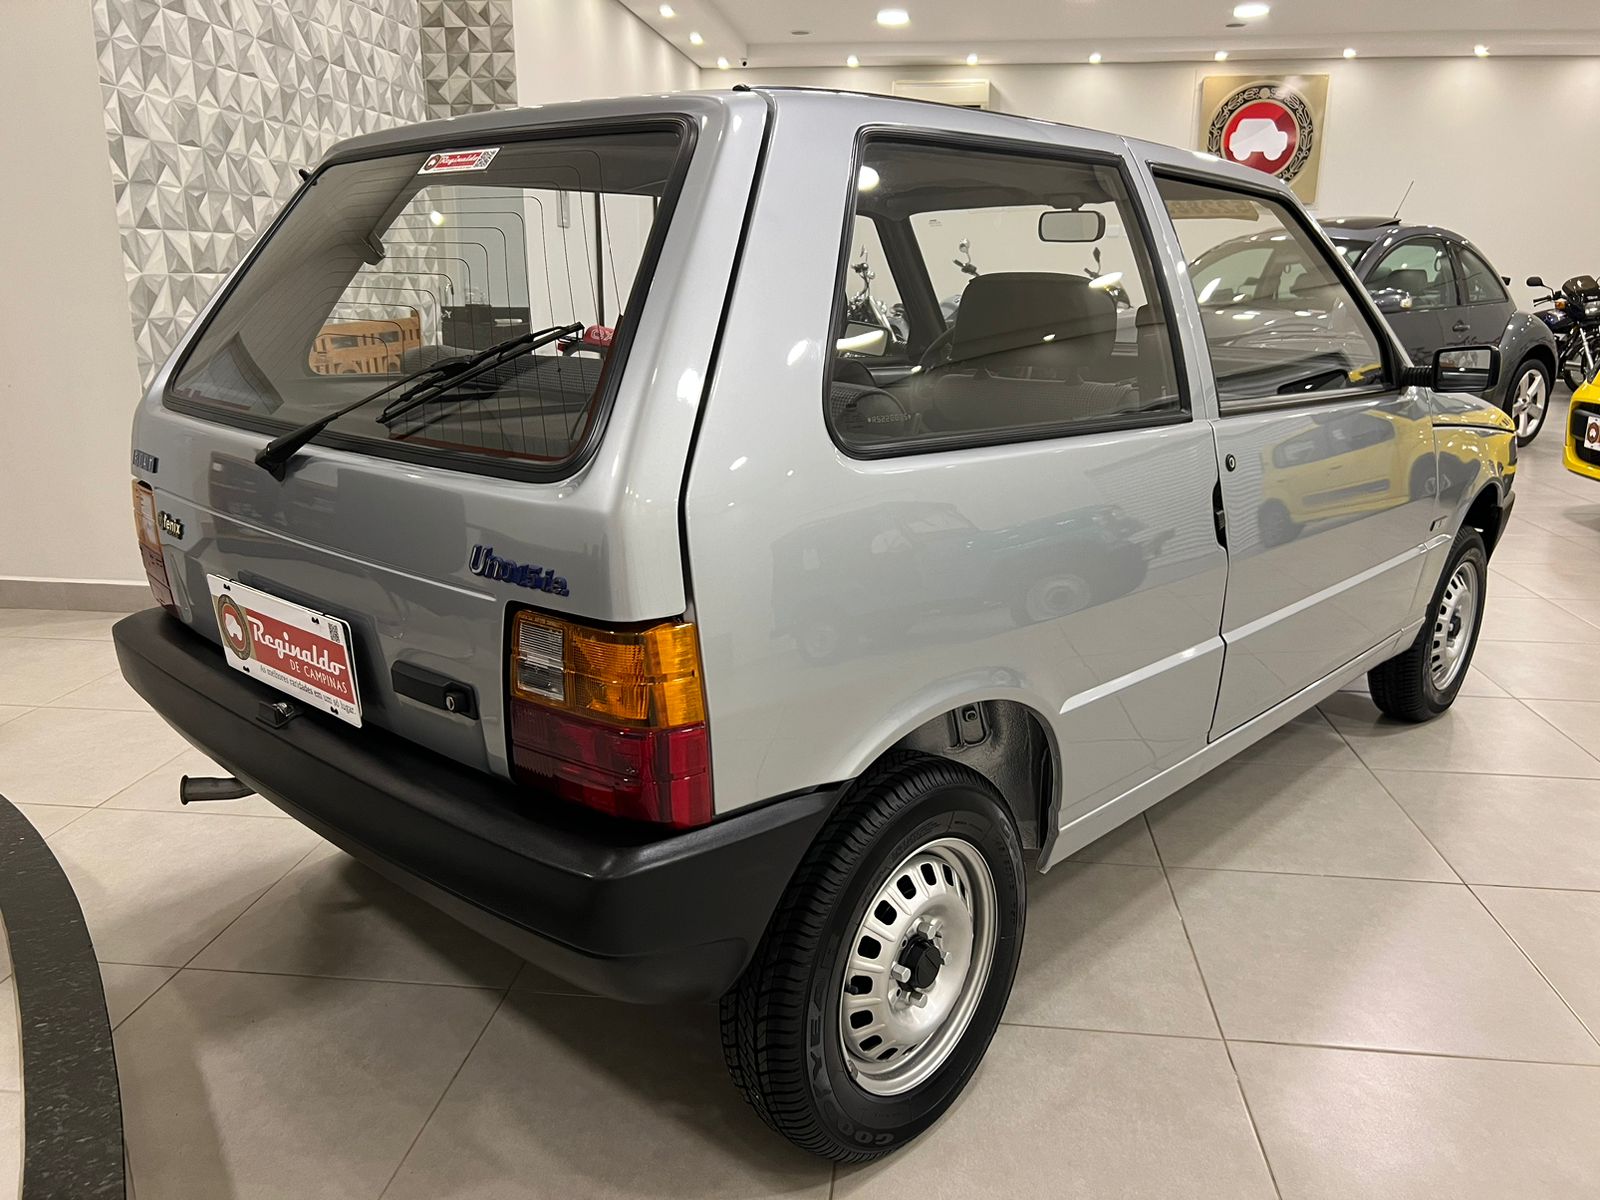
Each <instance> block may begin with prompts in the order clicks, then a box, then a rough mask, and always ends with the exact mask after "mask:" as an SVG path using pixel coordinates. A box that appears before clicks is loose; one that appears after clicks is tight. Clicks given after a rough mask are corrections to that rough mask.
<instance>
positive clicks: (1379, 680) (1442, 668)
mask: <svg viewBox="0 0 1600 1200" xmlns="http://www.w3.org/2000/svg"><path fill="white" fill-rule="evenodd" d="M1488 566H1489V558H1488V553H1487V552H1486V551H1485V550H1484V548H1483V538H1482V537H1480V536H1479V534H1478V531H1477V530H1476V529H1464V530H1462V531H1461V533H1460V534H1459V535H1457V537H1456V543H1455V545H1454V546H1453V547H1452V548H1451V552H1450V559H1449V561H1448V562H1447V563H1446V565H1445V569H1444V575H1443V577H1442V578H1441V579H1440V580H1439V586H1438V587H1437V588H1435V589H1434V593H1433V604H1432V607H1430V608H1429V610H1428V619H1427V620H1426V621H1424V622H1423V625H1422V628H1421V629H1420V630H1419V631H1418V632H1417V636H1416V639H1415V640H1414V641H1413V642H1412V643H1411V645H1410V646H1408V647H1407V648H1406V649H1405V650H1404V651H1403V652H1402V653H1400V654H1397V655H1396V656H1395V657H1394V658H1391V659H1389V660H1388V661H1387V662H1385V663H1381V664H1379V665H1378V666H1376V667H1374V668H1373V669H1372V670H1371V671H1369V672H1367V688H1368V690H1369V691H1370V692H1371V693H1372V702H1373V703H1374V704H1376V705H1377V706H1378V707H1379V708H1380V709H1381V710H1382V711H1383V712H1384V713H1386V714H1387V715H1388V716H1391V717H1394V718H1396V719H1397V720H1401V721H1427V720H1430V719H1432V718H1433V717H1436V716H1438V715H1439V714H1440V713H1442V712H1443V711H1444V710H1445V709H1447V708H1449V707H1450V705H1451V704H1453V703H1454V702H1455V698H1456V693H1457V692H1459V691H1460V690H1461V683H1462V681H1463V680H1464V679H1466V677H1467V670H1468V668H1469V667H1470V666H1471V665H1472V652H1473V650H1474V649H1475V648H1476V647H1477V644H1478V630H1479V628H1480V627H1481V626H1482V624H1483V606H1484V601H1485V599H1486V597H1487V592H1486V590H1485V589H1486V585H1487V583H1488Z"/></svg>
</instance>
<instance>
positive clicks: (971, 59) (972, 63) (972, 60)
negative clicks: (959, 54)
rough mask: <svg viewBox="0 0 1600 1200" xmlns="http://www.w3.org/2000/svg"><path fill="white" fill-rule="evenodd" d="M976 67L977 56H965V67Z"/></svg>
mask: <svg viewBox="0 0 1600 1200" xmlns="http://www.w3.org/2000/svg"><path fill="white" fill-rule="evenodd" d="M977 65H978V56H977V55H976V54H969V55H967V66H969V67H975V66H977Z"/></svg>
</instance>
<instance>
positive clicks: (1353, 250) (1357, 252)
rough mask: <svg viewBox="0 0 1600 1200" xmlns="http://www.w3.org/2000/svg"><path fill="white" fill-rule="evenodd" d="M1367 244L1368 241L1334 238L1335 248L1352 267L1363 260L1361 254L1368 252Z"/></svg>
mask: <svg viewBox="0 0 1600 1200" xmlns="http://www.w3.org/2000/svg"><path fill="white" fill-rule="evenodd" d="M1367 245H1368V243H1366V242H1357V241H1353V240H1352V239H1350V238H1334V239H1333V248H1334V249H1335V250H1337V251H1338V252H1339V256H1340V257H1341V258H1343V259H1344V260H1345V262H1347V263H1349V264H1350V265H1351V266H1352V267H1353V266H1355V265H1356V264H1357V263H1358V262H1360V261H1361V256H1362V255H1363V254H1365V253H1366V252H1367Z"/></svg>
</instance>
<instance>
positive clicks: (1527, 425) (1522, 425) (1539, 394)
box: [1511, 370, 1546, 437]
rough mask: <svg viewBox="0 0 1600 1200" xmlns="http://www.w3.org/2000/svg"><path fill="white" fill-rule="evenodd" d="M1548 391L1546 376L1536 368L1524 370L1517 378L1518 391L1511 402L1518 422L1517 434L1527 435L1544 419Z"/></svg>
mask: <svg viewBox="0 0 1600 1200" xmlns="http://www.w3.org/2000/svg"><path fill="white" fill-rule="evenodd" d="M1545 401H1546V393H1545V386H1544V376H1543V375H1542V374H1540V373H1539V372H1538V371H1535V370H1528V371H1525V372H1523V375H1522V378H1521V379H1519V380H1517V393H1516V396H1515V397H1514V398H1513V400H1512V402H1511V415H1512V417H1513V418H1515V420H1516V422H1517V436H1519V437H1526V436H1528V434H1529V432H1530V431H1532V430H1534V429H1537V428H1538V427H1539V424H1540V422H1541V421H1543V419H1544V408H1545Z"/></svg>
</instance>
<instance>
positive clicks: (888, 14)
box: [878, 8, 911, 29]
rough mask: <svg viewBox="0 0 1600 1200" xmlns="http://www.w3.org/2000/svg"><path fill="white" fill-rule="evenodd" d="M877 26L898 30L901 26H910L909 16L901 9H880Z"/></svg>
mask: <svg viewBox="0 0 1600 1200" xmlns="http://www.w3.org/2000/svg"><path fill="white" fill-rule="evenodd" d="M878 24H879V25H882V26H883V27H884V28H885V29H899V28H900V26H902V25H909V24H911V14H910V13H908V12H907V11H906V10H905V9H903V8H880V9H879V10H878Z"/></svg>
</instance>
